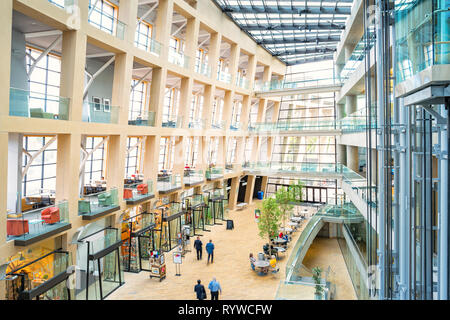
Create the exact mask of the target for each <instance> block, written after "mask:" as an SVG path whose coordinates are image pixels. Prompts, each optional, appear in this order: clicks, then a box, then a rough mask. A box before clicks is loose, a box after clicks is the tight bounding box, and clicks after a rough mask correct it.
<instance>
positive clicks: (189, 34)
mask: <svg viewBox="0 0 450 320" xmlns="http://www.w3.org/2000/svg"><path fill="white" fill-rule="evenodd" d="M199 31H200V20H199V19H197V18H195V17H193V18H189V19H187V24H186V36H185V40H186V47H185V51H184V53H185V54H186V55H187V56H188V57H189V59H190V61H189V70H191V71H192V72H193V71H194V67H195V57H196V56H197V49H198V47H197V44H198V33H199Z"/></svg>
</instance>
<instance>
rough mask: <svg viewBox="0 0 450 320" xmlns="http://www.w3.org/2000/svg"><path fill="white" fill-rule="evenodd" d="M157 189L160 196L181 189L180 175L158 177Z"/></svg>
mask: <svg viewBox="0 0 450 320" xmlns="http://www.w3.org/2000/svg"><path fill="white" fill-rule="evenodd" d="M157 189H158V192H159V193H160V194H168V193H171V192H173V191H176V190H180V189H181V176H180V174H170V175H160V176H158V182H157Z"/></svg>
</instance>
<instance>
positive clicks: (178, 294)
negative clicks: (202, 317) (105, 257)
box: [108, 202, 355, 300]
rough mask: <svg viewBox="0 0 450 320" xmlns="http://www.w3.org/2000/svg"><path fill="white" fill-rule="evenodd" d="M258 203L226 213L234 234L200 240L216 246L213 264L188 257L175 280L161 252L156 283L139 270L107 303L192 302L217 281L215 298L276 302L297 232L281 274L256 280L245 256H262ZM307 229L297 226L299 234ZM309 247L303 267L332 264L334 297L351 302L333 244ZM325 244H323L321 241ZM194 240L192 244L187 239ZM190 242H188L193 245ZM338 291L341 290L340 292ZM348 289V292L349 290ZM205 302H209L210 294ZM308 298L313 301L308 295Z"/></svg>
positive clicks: (220, 229)
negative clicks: (161, 274)
mask: <svg viewBox="0 0 450 320" xmlns="http://www.w3.org/2000/svg"><path fill="white" fill-rule="evenodd" d="M258 203H259V202H256V203H255V204H252V205H250V206H248V208H247V209H245V210H242V211H233V212H230V213H229V217H228V218H229V219H233V220H234V230H226V225H225V223H224V224H223V225H217V226H214V227H212V228H211V232H205V233H204V236H203V237H201V240H202V242H203V244H204V245H205V244H206V243H207V242H208V240H209V239H212V240H213V242H214V244H215V248H216V249H215V252H214V263H213V264H210V265H207V264H206V257H207V255H206V253H205V252H203V260H200V261H197V259H196V254H195V252H194V251H192V252H188V253H187V254H186V257H185V259H183V264H182V265H181V276H175V267H174V264H173V263H172V252H169V253H166V257H165V258H166V264H167V277H166V279H165V280H163V281H161V282H159V280H158V279H155V278H153V279H150V278H149V273H148V272H145V271H142V272H140V273H138V274H133V273H125V281H126V283H125V284H124V285H123V286H122V287H121V288H119V289H118V290H116V291H115V292H114V293H112V294H111V295H110V296H109V297H108V299H109V300H114V299H116V300H119V299H123V300H127V299H134V300H138V299H178V300H189V299H195V293H194V285H195V284H196V281H197V279H200V280H202V283H203V284H204V285H205V287H206V288H207V286H208V283H209V281H211V279H212V277H216V278H217V280H218V281H219V282H220V284H221V286H222V295H221V296H220V297H219V298H220V299H234V300H249V299H255V300H259V299H267V300H271V299H274V298H275V295H276V292H277V288H278V286H279V283H280V280H284V278H285V264H286V261H287V260H288V257H289V255H290V253H291V250H292V248H293V247H294V244H295V241H296V240H297V239H298V237H299V235H300V233H301V231H297V232H296V233H294V234H293V237H292V238H293V239H292V240H293V241H292V243H291V245H290V246H289V248H288V251H287V253H286V254H285V255H284V257H282V258H281V260H280V261H279V267H280V272H279V273H276V274H271V273H269V274H268V275H266V276H259V275H258V274H257V273H255V272H254V271H252V270H251V268H250V262H249V259H248V255H249V253H250V252H253V254H254V255H257V254H258V252H262V246H263V245H264V244H265V243H266V242H267V240H264V239H261V238H260V237H259V236H258V228H257V225H256V222H255V219H254V209H255V206H256V205H257V204H258ZM304 225H306V223H305V222H304V224H303V225H302V227H301V229H302V228H303V227H304ZM318 240H319V241H315V242H314V243H313V246H312V250H310V251H312V253H314V255H313V256H312V255H311V254H310V252H308V254H307V256H306V258H305V262H306V263H308V264H309V265H312V266H313V267H314V266H316V265H320V266H324V267H328V265H330V264H333V263H334V262H333V260H335V261H336V266H333V265H332V268H333V270H334V271H335V273H336V277H335V278H336V279H337V280H336V281H337V282H336V283H337V285H338V289H337V292H338V293H339V294H338V295H337V297H336V298H338V299H339V298H342V299H354V298H355V297H354V292H353V288H352V284H351V282H350V278H349V276H348V272H347V270H346V269H345V263H344V260H343V258H342V255H341V253H340V249H339V246H338V244H337V241H336V240H335V239H318ZM322 240H325V241H322ZM192 241H193V240H192ZM192 241H191V242H192ZM321 247H323V248H324V249H325V248H326V250H327V251H325V252H321V253H320V254H319V253H315V252H316V251H318V250H317V249H321ZM341 287H342V289H341ZM350 289H351V290H350ZM207 292H208V299H209V298H210V294H209V290H207ZM308 296H309V294H307V293H306V292H305V294H302V295H299V299H301V298H305V297H308ZM310 299H313V296H312V295H311V297H310Z"/></svg>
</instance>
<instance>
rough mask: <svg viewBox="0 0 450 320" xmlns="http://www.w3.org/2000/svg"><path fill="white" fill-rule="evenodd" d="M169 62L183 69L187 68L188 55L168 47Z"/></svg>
mask: <svg viewBox="0 0 450 320" xmlns="http://www.w3.org/2000/svg"><path fill="white" fill-rule="evenodd" d="M167 58H168V61H169V62H170V63H173V64H176V65H177V66H180V67H183V68H185V69H188V68H189V60H190V59H189V57H188V56H186V55H184V54H183V53H182V52H178V51H175V50H174V49H173V48H169V54H168V56H167Z"/></svg>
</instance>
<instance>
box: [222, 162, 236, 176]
mask: <svg viewBox="0 0 450 320" xmlns="http://www.w3.org/2000/svg"><path fill="white" fill-rule="evenodd" d="M237 169H238V165H237V164H235V163H226V164H225V174H227V173H233V172H235V171H236V170H237Z"/></svg>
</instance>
